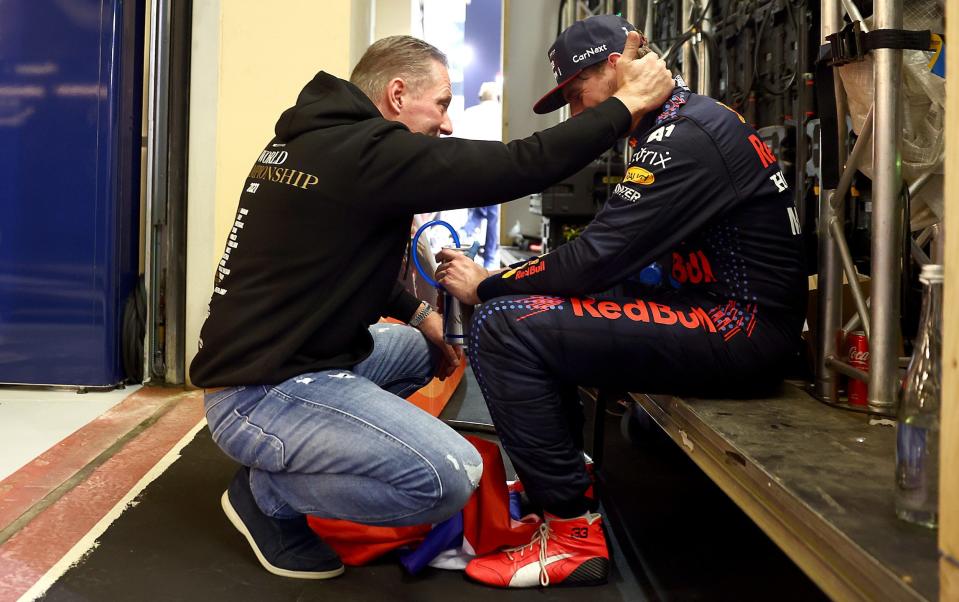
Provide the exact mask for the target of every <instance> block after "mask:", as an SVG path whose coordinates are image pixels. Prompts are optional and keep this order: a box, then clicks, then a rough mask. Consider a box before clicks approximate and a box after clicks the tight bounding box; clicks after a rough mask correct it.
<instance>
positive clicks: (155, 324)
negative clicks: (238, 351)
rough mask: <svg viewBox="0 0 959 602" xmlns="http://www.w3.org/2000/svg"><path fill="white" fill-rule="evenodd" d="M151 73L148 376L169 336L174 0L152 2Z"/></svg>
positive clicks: (155, 370) (161, 374)
mask: <svg viewBox="0 0 959 602" xmlns="http://www.w3.org/2000/svg"><path fill="white" fill-rule="evenodd" d="M150 10H151V15H152V16H151V19H150V22H151V32H150V66H149V69H150V79H149V82H150V83H149V90H148V94H149V97H148V108H147V112H148V113H147V114H148V117H147V164H146V180H147V182H146V199H145V210H146V214H147V215H146V228H145V234H144V236H145V239H146V240H145V243H144V255H145V258H144V270H145V272H146V274H145V278H144V280H145V284H146V291H147V321H146V338H147V342H146V349H145V352H146V370H145V371H144V373H143V377H144V379H145V380H147V381H149V380H153V378H154V377H156V378H160V379H163V378H165V373H166V350H165V348H166V337H165V335H164V332H163V323H164V320H165V316H164V314H163V312H162V311H161V308H162V307H163V304H162V303H161V300H162V297H163V287H164V284H163V276H164V271H163V267H164V265H165V264H166V254H165V252H164V245H163V238H164V237H163V228H164V227H165V226H166V215H167V207H166V203H167V166H168V160H169V148H168V139H167V132H168V130H169V123H168V116H169V111H168V104H169V91H170V64H169V62H170V61H169V48H170V3H169V2H167V1H166V0H153V2H152V3H151V7H150Z"/></svg>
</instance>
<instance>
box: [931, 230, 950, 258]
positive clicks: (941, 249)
mask: <svg viewBox="0 0 959 602" xmlns="http://www.w3.org/2000/svg"><path fill="white" fill-rule="evenodd" d="M929 227H930V228H931V229H932V247H930V250H931V252H932V262H933V263H935V264H939V265H942V264H943V263H945V259H946V230H945V229H944V228H943V227H942V224H941V223H940V224H934V225H932V226H929Z"/></svg>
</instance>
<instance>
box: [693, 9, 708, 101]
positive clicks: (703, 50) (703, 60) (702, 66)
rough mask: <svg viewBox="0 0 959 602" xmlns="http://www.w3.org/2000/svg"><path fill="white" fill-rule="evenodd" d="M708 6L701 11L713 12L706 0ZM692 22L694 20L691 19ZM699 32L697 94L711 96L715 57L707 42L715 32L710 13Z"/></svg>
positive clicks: (697, 44)
mask: <svg viewBox="0 0 959 602" xmlns="http://www.w3.org/2000/svg"><path fill="white" fill-rule="evenodd" d="M706 4H708V5H709V6H708V7H707V6H706V5H702V6H701V7H700V9H701V10H705V9H706V8H709V10H710V11H712V3H711V2H709V0H706ZM690 21H692V18H690ZM698 29H699V32H698V33H697V34H696V57H697V59H698V62H697V65H696V77H697V80H698V82H697V87H696V93H697V94H702V95H704V96H711V95H712V93H713V86H712V81H713V70H712V68H711V67H710V65H711V63H712V60H713V55H712V51H711V50H710V48H709V43H708V42H707V41H706V34H711V33H712V31H713V20H712V18H711V17H710V15H709V13H705V14H704V15H703V20H702V23H701V24H700V26H699V28H698Z"/></svg>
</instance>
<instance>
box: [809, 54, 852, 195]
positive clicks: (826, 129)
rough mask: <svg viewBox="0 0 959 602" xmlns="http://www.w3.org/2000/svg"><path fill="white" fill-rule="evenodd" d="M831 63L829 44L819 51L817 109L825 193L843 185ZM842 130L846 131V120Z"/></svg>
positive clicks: (820, 165)
mask: <svg viewBox="0 0 959 602" xmlns="http://www.w3.org/2000/svg"><path fill="white" fill-rule="evenodd" d="M833 78H834V74H833V68H832V66H831V62H830V54H829V44H826V45H823V46H820V47H819V56H818V57H817V58H816V85H815V87H814V90H815V91H816V108H817V112H818V114H819V139H820V142H819V152H820V161H819V169H820V182H819V185H820V186H822V187H823V188H824V189H827V190H829V189H832V188H835V187H836V186H838V185H839V119H838V118H837V117H836V88H835V84H834V80H833ZM842 127H846V123H845V120H844V121H843V124H842Z"/></svg>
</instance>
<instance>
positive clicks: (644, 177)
mask: <svg viewBox="0 0 959 602" xmlns="http://www.w3.org/2000/svg"><path fill="white" fill-rule="evenodd" d="M623 181H624V182H632V183H634V184H639V185H640V186H649V185H650V184H652V183H653V182H655V181H656V176H654V175H653V172H651V171H649V170H648V169H644V168H642V167H636V166H633V167H630V168H629V169H627V170H626V175H625V176H624V177H623Z"/></svg>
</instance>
